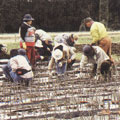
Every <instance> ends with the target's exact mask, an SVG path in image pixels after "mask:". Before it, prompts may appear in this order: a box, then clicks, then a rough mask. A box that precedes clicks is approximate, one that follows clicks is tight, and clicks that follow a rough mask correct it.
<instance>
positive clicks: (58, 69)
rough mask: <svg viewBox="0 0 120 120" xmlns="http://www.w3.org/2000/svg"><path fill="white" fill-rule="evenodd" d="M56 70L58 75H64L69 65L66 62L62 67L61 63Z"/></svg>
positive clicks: (58, 63)
mask: <svg viewBox="0 0 120 120" xmlns="http://www.w3.org/2000/svg"><path fill="white" fill-rule="evenodd" d="M56 68H57V73H58V74H64V73H65V72H66V68H67V63H66V62H65V63H62V65H60V62H57V63H56Z"/></svg>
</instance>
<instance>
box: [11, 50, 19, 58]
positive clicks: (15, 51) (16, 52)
mask: <svg viewBox="0 0 120 120" xmlns="http://www.w3.org/2000/svg"><path fill="white" fill-rule="evenodd" d="M17 55H18V49H12V50H10V58H11V57H14V56H17Z"/></svg>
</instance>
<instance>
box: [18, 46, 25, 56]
mask: <svg viewBox="0 0 120 120" xmlns="http://www.w3.org/2000/svg"><path fill="white" fill-rule="evenodd" d="M18 54H19V55H23V56H25V55H26V50H25V49H23V48H20V49H18Z"/></svg>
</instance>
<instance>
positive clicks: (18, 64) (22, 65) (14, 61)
mask: <svg viewBox="0 0 120 120" xmlns="http://www.w3.org/2000/svg"><path fill="white" fill-rule="evenodd" d="M10 66H11V68H12V71H13V72H16V70H17V69H21V70H22V69H25V70H27V71H28V72H26V73H23V75H20V76H21V77H22V78H32V77H33V73H32V69H31V66H30V65H29V63H28V61H27V60H26V58H25V57H24V56H22V55H17V56H15V57H12V58H11V59H10Z"/></svg>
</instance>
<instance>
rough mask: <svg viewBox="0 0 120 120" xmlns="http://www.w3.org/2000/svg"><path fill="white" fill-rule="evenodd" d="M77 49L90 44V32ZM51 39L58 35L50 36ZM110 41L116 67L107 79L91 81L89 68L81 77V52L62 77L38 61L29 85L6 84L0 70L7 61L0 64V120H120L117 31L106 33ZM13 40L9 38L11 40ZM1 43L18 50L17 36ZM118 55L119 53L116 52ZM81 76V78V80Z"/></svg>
mask: <svg viewBox="0 0 120 120" xmlns="http://www.w3.org/2000/svg"><path fill="white" fill-rule="evenodd" d="M76 33H77V34H78V35H79V40H78V41H77V45H78V46H77V47H78V48H79V45H82V44H89V43H90V42H91V37H90V35H89V32H85V33H80V32H76ZM49 34H51V36H52V37H53V38H54V37H55V36H56V35H57V34H60V33H49ZM109 34H110V36H111V37H112V40H113V41H112V42H113V43H115V45H114V46H113V50H114V52H113V53H117V54H113V55H112V56H113V57H114V59H115V61H116V67H115V68H113V69H112V70H111V76H108V77H105V78H103V77H101V76H100V77H98V78H97V77H93V78H91V77H90V73H91V64H88V65H87V66H85V69H84V71H83V73H81V74H80V72H79V71H77V70H76V68H79V61H80V58H81V51H78V52H77V55H76V57H77V61H76V62H75V63H74V65H73V69H72V70H68V71H67V72H66V74H65V75H64V76H62V77H59V76H57V74H56V72H55V68H54V69H53V75H52V76H51V77H50V76H49V74H48V69H47V66H48V61H38V62H37V67H36V69H35V71H34V78H33V80H32V81H31V82H30V85H29V86H28V87H26V86H25V85H24V83H23V84H15V83H11V82H10V81H8V80H7V79H6V78H5V76H4V74H3V71H2V66H3V65H5V64H7V62H8V60H5V59H4V60H2V59H1V60H0V120H120V62H119V56H120V54H119V53H120V52H119V48H120V46H119V42H120V35H119V34H120V33H119V31H115V32H109ZM11 36H12V37H11ZM0 43H5V44H7V45H8V52H9V51H10V49H12V48H19V36H18V35H17V34H10V36H9V35H7V34H5V35H0ZM116 51H118V52H116ZM80 76H81V77H80Z"/></svg>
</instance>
